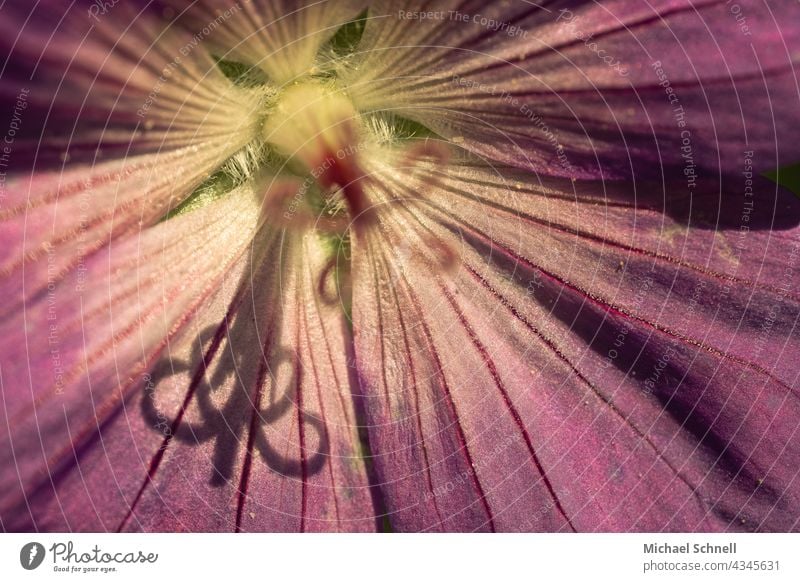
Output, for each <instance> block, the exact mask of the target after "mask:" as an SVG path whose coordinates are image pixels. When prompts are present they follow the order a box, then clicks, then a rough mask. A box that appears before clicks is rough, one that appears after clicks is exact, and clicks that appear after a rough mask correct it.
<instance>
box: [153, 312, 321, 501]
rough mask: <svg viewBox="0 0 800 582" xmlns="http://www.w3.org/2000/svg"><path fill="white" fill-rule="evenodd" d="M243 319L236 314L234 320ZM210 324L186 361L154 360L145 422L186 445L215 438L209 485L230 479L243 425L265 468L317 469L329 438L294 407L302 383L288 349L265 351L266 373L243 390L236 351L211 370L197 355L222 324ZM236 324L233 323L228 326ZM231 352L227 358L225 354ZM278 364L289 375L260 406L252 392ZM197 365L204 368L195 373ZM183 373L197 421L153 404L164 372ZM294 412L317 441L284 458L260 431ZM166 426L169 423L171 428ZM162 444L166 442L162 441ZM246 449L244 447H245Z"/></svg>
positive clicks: (299, 473) (296, 473)
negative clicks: (229, 384)
mask: <svg viewBox="0 0 800 582" xmlns="http://www.w3.org/2000/svg"><path fill="white" fill-rule="evenodd" d="M242 319H247V318H243V317H241V316H239V317H237V321H239V320H242ZM224 325H225V324H224V322H223V323H221V324H220V325H219V326H217V325H211V326H208V327H207V328H205V329H204V330H202V331H201V332H200V333H199V334H198V338H197V340H198V341H197V342H196V344H197V345H198V347H199V349H198V350H196V351H195V352H194V354H195V355H194V357H192V359H191V361H189V362H187V361H183V360H173V359H170V358H165V359H163V360H161V361H160V362H159V364H158V365H157V366H156V367H155V369H154V370H153V372H152V374H151V386H152V388H148V390H152V391H151V393H150V394H149V395H145V397H143V398H142V414H143V415H144V417H145V419H147V420H148V422H149V425H150V426H151V427H152V428H153V429H154V430H156V431H159V432H161V433H162V434H164V436H165V438H166V439H168V440H170V439H173V438H174V439H176V440H178V441H180V442H182V443H186V444H189V445H200V444H201V443H205V442H208V441H211V440H212V439H214V440H215V446H214V454H213V457H212V459H211V465H212V467H211V477H210V481H209V482H210V484H211V485H213V486H215V487H219V486H222V485H225V484H226V483H228V482H229V481H230V479H231V478H232V477H233V473H234V464H235V460H236V459H237V458H238V450H239V447H240V446H241V445H245V446H247V443H248V439H249V438H250V435H247V434H245V433H246V428H247V427H248V426H250V427H251V429H250V430H253V431H255V434H254V435H252V439H253V440H252V446H253V449H254V450H257V451H258V453H259V456H260V457H261V459H262V460H263V461H264V462H265V463H266V464H267V466H268V467H270V469H272V470H273V471H275V472H276V473H279V474H281V475H283V476H286V477H303V476H308V475H314V474H316V473H318V472H319V471H321V470H322V468H323V466H324V465H325V461H326V459H327V457H328V454H329V451H330V440H329V436H328V431H327V429H326V427H325V424H324V423H323V422H322V420H321V419H319V418H317V417H316V416H314V415H311V414H309V413H307V412H305V411H302V410H298V409H297V406H296V402H297V401H298V400H297V390H299V389H300V386H301V382H302V367H301V366H300V362H299V358H298V357H297V354H296V352H295V351H294V349H291V348H285V347H280V348H277V349H275V350H274V351H273V353H272V354H271V355H270V356H271V357H270V358H269V360H270V363H268V364H267V363H266V362H267V357H266V355H263V356H262V358H263V359H262V362H260V363H261V364H262V365H263V366H267V368H268V369H267V373H266V374H259V375H258V377H257V380H256V381H257V382H260V385H256V386H255V388H254V390H253V393H251V392H248V390H247V388H246V387H245V381H243V379H242V378H243V376H246V375H243V374H242V373H241V372H242V370H241V366H242V365H243V362H242V361H241V360H242V359H243V358H242V357H241V356H240V355H238V354H236V352H237V350H235V349H233V348H231V349H227V350H225V351H226V352H227V354H228V357H225V356H223V357H221V358H220V359H219V361H218V362H215V363H214V364H215V368H214V369H213V371H212V370H210V369H209V367H208V364H209V363H208V362H206V361H205V360H204V357H203V354H204V353H205V351H206V348H207V347H208V345H209V344H210V343H211V340H212V338H213V337H214V335H215V333H217V331H218V330H219V329H221V328H222V326H224ZM236 325H237V324H236V323H235V324H234V326H236ZM232 352H233V353H234V354H235V355H233V356H231V355H230V354H231V353H232ZM282 365H290V366H291V367H292V373H291V375H290V377H289V381H288V382H287V385H286V386H285V387H284V389H283V390H282V392H281V394H280V395H279V396H278V397H277V398H276V397H275V391H274V390H271V391H270V397H269V402H268V403H267V404H266V406H261V403H260V400H261V398H260V397H259V396H258V395H260V394H261V392H262V390H263V389H264V384H265V383H266V382H267V381H268V380H269V378H270V377H272V378H276V377H277V374H276V372H277V370H278V369H279V368H280V366H282ZM201 367H203V368H205V370H204V371H202V372H201ZM185 372H189V373H190V375H191V377H192V378H194V379H195V382H196V383H197V386H196V389H195V392H194V395H193V397H192V398H193V400H194V401H195V402H196V404H197V406H198V408H199V410H200V414H201V416H202V418H203V421H202V423H198V422H186V421H183V422H179V423H177V426H176V425H175V422H174V419H172V418H169V417H168V416H167V415H165V414H164V413H163V412H161V411H160V410H159V409H158V407H157V405H156V390H157V389H158V387H159V386H160V385H161V384H162V383H163V381H164V380H166V379H167V378H168V377H170V376H174V375H176V374H181V373H185ZM229 378H232V379H233V388H232V389H231V391H230V394H229V396H228V398H227V400H226V402H225V405H224V406H222V407H217V406H216V405H215V404H214V402H213V398H212V397H213V395H214V393H215V392H216V391H217V390H219V389H221V387H222V386H224V384H225V382H226V381H227V380H228V379H229ZM292 411H295V413H297V414H299V415H300V418H301V419H302V422H303V423H305V424H307V425H308V426H311V427H312V428H313V430H314V432H316V434H317V437H318V440H319V444H318V446H317V447H316V450H314V451H313V453H311V454H307V453H306V454H304V453H301V457H300V458H290V457H287V456H285V455H283V454H281V453H280V452H279V451H278V450H277V449H276V448H275V447H273V446H272V445H271V444H270V442H269V439H268V438H267V435H266V434H265V432H264V427H265V426H266V425H269V424H272V423H275V422H277V421H278V420H279V419H281V418H282V417H284V416H285V415H286V414H288V413H290V412H292ZM171 427H174V429H173V428H171ZM165 444H166V443H165ZM248 453H249V451H248Z"/></svg>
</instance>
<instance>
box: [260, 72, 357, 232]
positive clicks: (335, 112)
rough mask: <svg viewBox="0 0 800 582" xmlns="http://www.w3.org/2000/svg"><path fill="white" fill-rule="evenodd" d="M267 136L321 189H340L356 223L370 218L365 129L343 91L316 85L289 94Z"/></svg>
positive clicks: (311, 83)
mask: <svg viewBox="0 0 800 582" xmlns="http://www.w3.org/2000/svg"><path fill="white" fill-rule="evenodd" d="M263 131H264V138H265V139H266V141H267V142H269V143H270V144H272V145H273V146H274V147H275V148H276V149H277V150H278V151H279V152H280V153H282V154H283V155H285V156H287V157H289V158H290V159H293V160H298V161H299V162H301V163H302V164H303V165H304V166H305V169H306V170H308V171H309V172H310V173H311V176H313V178H314V179H315V180H316V181H317V182H318V183H319V185H320V186H321V187H322V188H324V189H331V188H334V187H338V188H339V189H341V192H342V194H343V195H344V198H345V200H346V201H347V204H348V207H349V210H350V214H351V216H352V218H353V220H354V221H357V220H363V219H364V218H365V217H366V215H367V214H368V206H367V204H366V200H365V197H364V193H363V190H362V185H361V182H360V181H361V178H362V177H363V173H362V171H361V167H360V164H359V159H358V158H359V152H360V150H361V144H363V143H364V141H363V137H364V135H363V133H364V127H363V126H362V123H361V119H360V117H359V114H358V112H357V111H356V110H355V108H354V107H353V104H352V103H351V102H350V100H349V99H348V98H347V96H346V95H345V94H344V93H343V92H342V91H341V90H338V89H335V88H333V87H330V86H326V85H324V84H322V83H319V82H314V81H309V82H305V83H301V84H298V85H294V86H292V87H290V88H288V89H286V90H285V91H284V92H283V94H282V95H281V96H280V98H279V100H278V102H277V104H276V105H275V107H274V110H273V111H272V112H271V114H270V116H269V118H268V119H267V121H266V123H265V125H264V130H263Z"/></svg>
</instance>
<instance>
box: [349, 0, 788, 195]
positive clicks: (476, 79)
mask: <svg viewBox="0 0 800 582" xmlns="http://www.w3.org/2000/svg"><path fill="white" fill-rule="evenodd" d="M737 7H739V8H740V9H741V10H742V12H743V13H744V14H746V15H747V23H748V24H749V29H748V31H747V33H745V32H743V31H742V30H741V29H740V25H739V23H738V22H737V20H736V19H735V18H734V15H733V14H732V13H731V12H730V8H729V5H728V4H726V3H708V2H705V3H703V2H688V1H685V0H669V1H660V2H656V3H652V2H651V3H631V2H627V1H621V0H617V1H612V2H603V3H593V2H587V3H575V2H555V3H548V4H547V6H546V7H540V6H539V5H531V4H528V3H511V4H508V3H503V4H495V5H493V6H487V5H486V4H485V3H484V2H474V1H462V2H459V1H453V2H447V3H446V5H437V6H436V7H435V9H434V8H433V7H422V6H421V5H420V4H419V3H418V2H413V1H412V2H405V3H402V4H401V5H398V3H396V2H382V3H377V5H376V6H374V7H373V8H372V10H371V13H370V16H371V18H370V20H369V21H368V25H367V30H366V32H365V34H364V40H363V43H362V46H361V47H360V50H361V51H363V60H362V62H360V63H359V64H358V66H357V67H356V68H354V70H353V71H352V73H351V74H350V77H349V79H348V83H349V86H350V87H351V88H352V89H351V91H352V93H353V96H354V99H355V100H356V102H357V103H358V104H359V106H360V107H362V108H367V109H377V110H382V109H386V108H388V109H391V110H393V111H397V112H399V113H400V114H402V115H406V116H408V117H411V118H412V119H415V120H417V121H419V122H421V123H423V124H425V125H427V126H428V127H430V128H431V129H433V130H434V131H436V132H438V133H439V134H441V135H443V136H445V137H447V138H448V139H452V140H454V141H455V142H457V143H460V144H462V145H463V147H465V148H468V149H470V150H472V151H473V152H477V153H479V154H481V155H483V156H487V157H489V158H491V159H494V160H498V161H501V162H505V163H507V164H512V165H516V166H518V167H523V168H530V169H533V170H536V171H538V172H542V173H546V174H550V175H562V176H569V177H573V176H575V177H601V176H604V177H619V176H635V177H637V178H639V177H649V178H657V179H659V180H661V179H662V177H663V178H665V179H666V180H676V179H682V180H683V182H684V183H685V182H686V180H685V179H684V178H683V170H684V169H686V168H687V164H689V163H690V162H691V167H692V169H693V170H694V171H695V173H696V174H697V175H698V176H699V178H698V180H699V181H700V182H701V183H702V182H703V181H704V180H705V181H711V182H714V183H716V182H717V181H718V174H719V172H720V171H722V172H739V171H741V170H742V157H743V156H744V152H745V151H752V152H754V154H753V155H754V158H755V166H756V168H757V169H760V170H761V171H765V170H772V169H774V168H776V167H779V166H781V165H785V164H787V163H794V162H796V160H797V159H798V157H799V156H800V151H799V150H798V148H797V143H798V138H800V134H798V131H799V130H798V128H800V106H798V105H799V104H800V103H799V102H798V101H799V100H798V82H797V78H796V74H795V72H794V66H795V65H796V63H797V58H798V55H799V54H800V52H799V49H800V7H798V5H797V3H796V2H790V1H788V0H786V1H783V2H770V3H769V4H767V3H764V2H761V1H759V0H754V1H745V2H739V3H737ZM426 10H427V11H432V12H433V13H434V14H440V16H439V17H435V18H431V17H428V18H426V19H423V20H420V19H419V18H414V17H413V16H408V14H412V15H413V12H414V11H423V12H424V11H426ZM565 10H566V11H567V12H563V11H565ZM451 11H452V13H453V14H455V15H456V16H452V15H450V14H451ZM459 18H461V19H465V20H458V19H459ZM498 27H500V28H498ZM511 27H514V28H511ZM495 29H496V30H495ZM658 62H660V63H661V65H660V66H658V65H657V63H658ZM660 83H661V84H663V85H660ZM667 91H670V93H668V92H667ZM684 147H685V148H688V149H683V150H682V149H681V148H684ZM683 155H687V156H688V157H686V158H685V157H682V156H683Z"/></svg>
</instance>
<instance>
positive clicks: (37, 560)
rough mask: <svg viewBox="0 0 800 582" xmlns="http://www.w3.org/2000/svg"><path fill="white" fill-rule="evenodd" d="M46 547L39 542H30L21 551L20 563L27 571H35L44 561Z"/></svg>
mask: <svg viewBox="0 0 800 582" xmlns="http://www.w3.org/2000/svg"><path fill="white" fill-rule="evenodd" d="M44 553H45V552H44V546H43V545H42V544H40V543H38V542H30V543H27V544H25V545H24V546H22V549H21V550H20V551H19V563H20V564H22V567H23V568H25V569H26V570H35V569H36V568H38V567H39V566H41V565H42V562H43V561H44Z"/></svg>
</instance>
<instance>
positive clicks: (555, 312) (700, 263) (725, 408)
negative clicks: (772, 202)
mask: <svg viewBox="0 0 800 582" xmlns="http://www.w3.org/2000/svg"><path fill="white" fill-rule="evenodd" d="M374 172H375V173H374V174H373V175H376V176H377V175H380V176H381V177H382V178H383V188H385V190H374V191H373V192H372V196H373V202H374V203H376V204H378V205H379V207H380V208H391V211H387V212H381V214H380V216H381V218H382V219H381V226H380V228H379V229H375V230H372V231H365V232H364V233H362V234H361V235H360V236H359V237H357V238H356V240H355V244H354V250H353V252H354V269H355V274H354V277H355V281H356V287H355V291H354V301H353V317H354V331H355V341H356V355H357V359H358V366H359V371H360V374H361V377H362V382H363V389H364V391H365V394H366V398H367V400H368V406H367V407H366V410H367V413H368V420H369V423H370V439H371V443H372V445H373V448H374V450H375V451H379V454H378V455H377V456H376V459H375V464H376V468H377V471H378V476H379V480H380V482H381V486H382V488H383V489H384V491H385V493H386V500H387V506H388V507H387V509H388V510H389V513H390V519H391V520H392V523H393V525H394V526H395V527H397V528H398V529H401V530H430V529H454V530H475V529H495V530H504V531H505V530H515V529H521V530H526V531H527V530H534V531H538V530H544V531H552V530H558V531H569V530H572V529H575V530H579V531H626V530H639V531H659V530H668V531H694V530H698V531H716V530H779V531H786V530H793V529H796V528H797V527H798V525H797V524H798V519H799V518H800V514H798V512H797V509H796V508H797V507H798V498H799V497H800V491H798V488H797V487H798V486H797V483H798V479H797V474H798V469H797V467H798V461H800V435H798V428H797V423H796V418H797V416H798V414H800V402H798V393H797V387H796V386H797V373H796V369H795V370H793V369H792V367H791V365H790V364H789V363H787V362H792V361H794V358H793V357H792V356H793V354H795V357H796V354H797V349H798V342H797V339H796V334H794V333H793V329H794V325H795V322H796V321H797V317H798V313H800V302H799V301H798V298H797V297H795V296H794V295H792V294H791V293H789V294H783V293H781V292H780V291H779V290H776V289H775V285H776V284H778V283H779V282H780V281H781V280H782V279H783V278H784V277H785V272H784V268H785V265H786V264H791V263H785V262H784V263H782V260H783V257H780V256H779V257H777V258H776V260H775V263H772V262H771V261H769V260H767V261H764V262H763V265H762V267H761V271H760V273H758V274H757V275H756V276H754V277H753V280H751V281H746V280H740V279H738V278H735V279H733V280H729V283H728V287H729V289H728V291H727V294H726V295H722V294H721V293H722V289H724V287H725V285H726V282H725V281H724V280H723V278H722V277H720V276H719V275H715V274H714V273H712V272H711V271H712V270H711V267H710V265H713V266H714V267H716V268H722V265H724V262H725V256H724V254H723V256H720V254H721V253H720V250H719V249H720V247H721V244H720V243H716V244H710V245H709V246H708V247H705V248H704V247H703V243H704V241H706V242H708V239H709V238H710V239H712V240H713V237H712V236H711V235H708V234H707V233H704V232H702V231H700V232H697V231H689V232H687V233H684V234H682V235H680V237H679V238H678V239H677V240H675V235H674V234H673V233H672V232H671V229H670V228H669V226H668V225H669V221H668V220H667V219H663V221H664V226H662V227H660V226H659V224H658V222H657V221H656V214H655V213H654V212H652V211H650V210H646V209H645V210H639V209H636V208H635V207H634V208H628V209H627V211H626V212H625V213H622V212H621V209H619V208H616V207H614V206H613V205H611V204H608V203H607V202H604V201H603V197H602V195H594V196H593V197H592V196H589V195H588V194H587V192H586V191H585V190H584V191H583V192H582V193H577V192H571V191H570V189H569V185H570V184H571V183H570V182H566V183H561V184H559V183H558V182H557V181H552V180H551V181H549V182H548V183H546V185H542V186H541V187H531V186H529V185H523V184H524V183H522V184H520V183H519V182H517V178H518V176H517V175H515V172H514V171H513V170H499V171H498V170H491V171H490V170H489V169H488V168H482V167H480V166H478V167H475V166H474V165H473V167H470V166H464V165H461V166H460V167H457V168H451V169H450V171H449V172H448V173H447V175H444V174H438V173H437V174H438V175H437V176H436V178H437V180H438V183H437V182H436V181H434V180H433V179H432V176H431V174H433V173H434V172H433V170H432V169H429V170H427V171H422V170H419V169H418V171H417V172H418V173H417V174H415V175H412V176H410V175H409V172H408V170H407V169H403V170H394V169H392V168H391V167H389V166H386V165H384V166H383V167H382V168H377V167H376V168H375V169H374ZM378 172H380V173H378ZM432 184H433V185H432ZM515 185H517V186H518V188H519V189H517V188H516V187H515ZM587 186H588V185H587ZM544 194H546V195H544ZM592 198H593V199H594V200H592ZM631 216H632V217H635V218H637V219H638V218H639V217H641V218H642V223H641V228H642V231H641V232H638V227H637V233H636V236H634V235H633V233H632V232H631V230H630V225H628V224H626V222H627V221H628V220H632V218H631ZM637 224H638V223H637ZM722 236H727V233H724V232H723V233H722ZM772 236H773V237H774V236H775V235H772ZM787 236H792V237H794V239H796V232H795V233H792V234H791V235H787ZM778 239H779V240H772V239H771V238H770V235H769V234H768V233H767V232H764V233H763V234H760V235H758V237H757V238H755V239H753V241H752V246H750V245H749V244H748V245H747V246H746V247H745V248H744V249H743V251H742V257H743V259H742V261H741V267H740V268H741V270H742V272H743V273H747V275H748V276H751V275H754V274H755V271H754V270H753V267H752V266H751V265H754V264H755V262H757V261H758V258H759V257H760V256H761V255H762V254H763V253H764V252H765V249H764V248H763V245H768V251H767V252H776V251H775V248H777V247H778V246H782V245H785V240H783V238H782V237H780V236H779V237H778ZM684 241H685V242H684ZM749 242H750V241H748V243H749ZM626 244H627V245H629V248H626V247H625V246H624V245H626ZM659 245H660V250H661V251H662V252H661V253H660V254H659V253H657V252H656V251H657V250H659ZM790 248H791V247H790ZM794 248H795V251H797V248H796V245H795V247H794ZM398 249H400V250H401V251H402V249H406V251H405V252H400V251H398ZM444 249H449V250H448V251H447V252H445V251H444ZM666 251H668V253H667V252H666ZM784 252H785V253H791V252H792V251H791V250H786V251H784ZM409 253H410V257H411V258H410V259H409V258H403V257H407V256H408V254H409ZM445 254H450V255H452V254H456V255H458V258H459V260H458V261H457V264H458V265H459V266H458V267H456V268H455V270H452V269H451V270H448V269H447V268H446V267H447V264H448V263H449V262H451V261H442V260H440V259H441V257H443V256H444V255H445ZM437 255H438V258H437ZM796 259H797V256H796V253H795V261H796ZM786 260H788V261H791V259H790V258H788V259H786ZM620 261H621V266H620ZM728 271H730V272H732V273H734V275H732V276H734V277H735V276H736V275H735V274H736V273H737V269H736V268H735V267H728ZM645 277H647V279H645ZM788 284H789V289H791V288H792V284H793V283H792V281H791V280H790V281H788ZM698 288H700V289H701V290H702V292H701V293H699V294H698V293H697V289H698ZM773 310H778V317H777V318H776V317H774V315H771V314H772V313H773ZM765 330H767V331H765ZM420 483H423V486H420Z"/></svg>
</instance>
